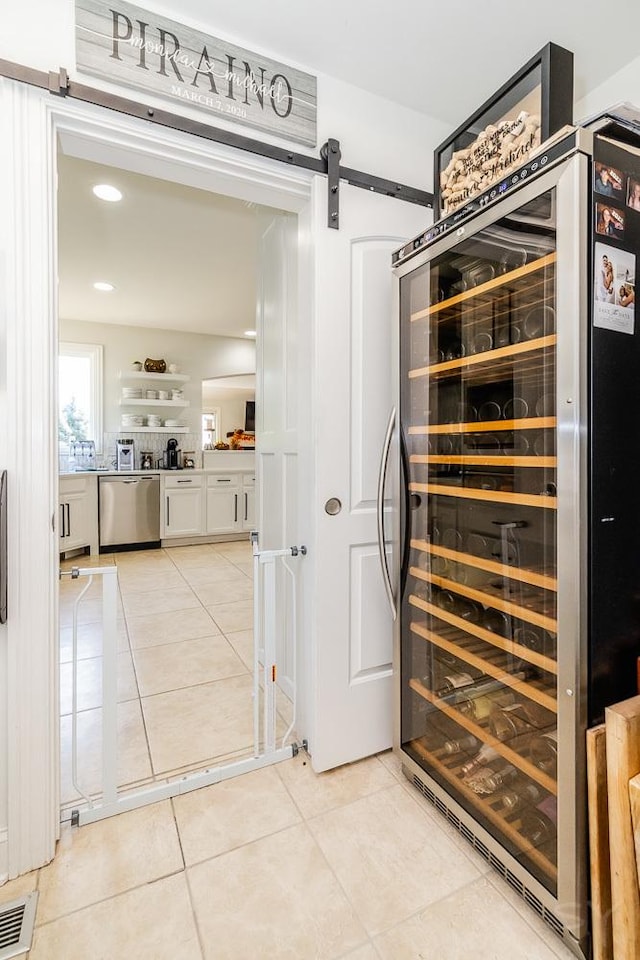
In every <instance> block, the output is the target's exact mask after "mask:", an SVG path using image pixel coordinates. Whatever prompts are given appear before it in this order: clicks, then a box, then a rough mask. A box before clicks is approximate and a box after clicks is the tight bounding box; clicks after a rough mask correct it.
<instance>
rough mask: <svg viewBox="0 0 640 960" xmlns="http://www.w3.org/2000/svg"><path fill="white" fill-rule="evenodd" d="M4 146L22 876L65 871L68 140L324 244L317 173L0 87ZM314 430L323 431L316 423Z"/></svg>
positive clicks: (15, 860)
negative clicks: (61, 398)
mask: <svg viewBox="0 0 640 960" xmlns="http://www.w3.org/2000/svg"><path fill="white" fill-rule="evenodd" d="M0 133H2V138H3V144H4V147H3V155H2V157H1V158H0V204H1V207H0V208H1V209H2V210H3V218H2V221H3V222H2V224H1V225H0V278H2V277H3V275H4V280H5V285H4V291H3V292H2V293H0V335H1V334H2V326H3V324H6V365H7V370H6V391H5V392H4V396H3V395H2V390H1V389H0V413H3V412H4V413H5V414H6V415H7V416H6V424H7V425H6V434H7V442H6V452H5V463H4V464H2V466H4V467H6V468H7V469H8V472H9V497H10V511H9V545H10V546H9V553H10V564H9V620H8V623H7V625H6V629H5V631H4V634H0V641H3V642H4V643H5V644H6V652H7V660H6V672H7V677H6V679H7V699H8V736H7V740H8V744H7V771H6V773H7V783H8V784H9V788H8V814H7V824H8V843H7V873H8V876H9V877H14V876H17V875H18V874H20V873H23V872H25V871H27V870H31V869H33V868H35V867H37V866H40V865H41V864H43V863H46V862H48V861H49V860H51V859H52V858H53V855H54V851H55V841H56V839H57V836H58V829H59V824H58V818H59V786H58V776H59V756H58V754H59V750H58V709H57V701H58V666H57V660H58V657H57V651H58V638H57V636H56V631H55V626H56V623H57V585H56V583H55V575H56V562H57V548H58V533H57V530H56V529H54V525H55V522H56V517H57V511H56V510H55V503H56V501H57V483H58V480H57V477H58V454H57V442H56V436H55V430H54V419H55V418H54V416H53V410H55V409H56V393H57V382H56V362H55V359H56V354H57V340H58V317H57V287H56V276H57V259H56V247H57V242H56V215H57V210H56V151H57V138H58V137H59V138H60V142H61V143H62V145H63V148H64V149H65V150H66V151H68V152H71V153H73V154H74V155H76V156H80V157H84V158H85V159H89V160H91V159H94V160H96V161H100V162H103V163H104V162H105V156H106V155H107V154H108V155H109V157H110V158H111V159H110V160H107V161H106V162H112V163H114V164H117V165H118V166H120V167H123V168H125V169H129V170H134V171H137V172H143V173H146V174H150V175H156V176H161V177H165V178H167V179H172V180H177V181H178V182H181V183H184V184H187V185H190V186H195V187H200V188H202V189H208V190H211V191H214V192H216V193H224V194H226V195H227V196H236V197H241V198H243V199H246V200H251V201H253V202H255V203H260V204H265V205H267V206H274V207H277V208H280V209H282V210H288V211H291V212H295V213H298V214H299V219H300V234H301V238H302V240H303V242H304V241H305V240H306V242H307V243H308V242H309V240H310V239H311V238H312V235H313V225H312V221H313V217H312V214H311V212H310V191H311V180H312V177H311V175H310V174H309V173H307V172H305V171H301V170H299V169H298V168H293V167H285V166H284V165H282V164H278V163H276V162H275V161H270V160H267V159H264V158H261V157H258V156H254V155H250V154H245V153H242V152H240V151H237V150H234V149H233V148H228V147H224V146H221V145H218V144H215V143H212V142H210V141H207V140H204V139H200V138H197V137H195V136H193V135H189V134H183V133H181V132H176V131H173V130H169V129H166V128H162V127H159V126H157V125H155V124H153V125H151V124H149V125H146V124H145V123H144V122H143V121H141V120H138V119H135V118H129V117H125V116H123V115H121V114H116V113H111V112H110V111H108V110H106V109H104V108H100V107H92V106H90V105H87V104H80V103H76V102H71V101H66V100H64V99H57V98H55V97H52V96H51V95H50V94H48V93H47V92H45V91H41V90H38V89H36V88H33V87H30V86H28V85H23V84H20V83H17V82H14V81H11V80H0ZM310 235H311V237H310ZM302 260H303V262H302V263H301V269H302V271H303V273H305V272H306V273H307V274H308V279H310V275H311V270H309V269H308V267H309V261H308V259H307V260H306V264H307V269H306V271H305V259H304V257H303V258H302ZM300 291H301V293H300V297H299V310H300V314H299V315H300V318H301V325H302V326H303V327H305V328H306V329H308V330H309V329H310V328H311V327H312V319H313V315H312V309H313V305H312V289H311V285H310V284H303V283H301V284H300ZM0 380H1V377H0ZM1 387H2V384H1V383H0V388H1ZM311 403H312V390H311V389H309V392H308V394H307V396H306V404H307V405H310V404H311ZM301 417H302V420H303V421H306V422H308V420H309V419H310V415H309V413H308V411H306V412H305V411H303V412H302V414H301ZM310 450H311V446H310V444H307V445H306V447H305V452H306V453H307V455H309V454H310ZM305 472H306V473H307V476H308V475H309V473H312V472H313V467H312V465H310V464H309V463H307V470H306V471H305ZM301 515H302V514H301ZM309 533H310V534H311V530H309ZM309 539H310V537H306V540H307V542H309ZM305 579H306V577H305ZM0 676H1V671H0ZM3 695H4V692H3V691H2V690H0V698H1V697H2V696H3ZM0 762H1V761H0ZM0 773H2V771H1V770H0ZM0 872H1V871H0Z"/></svg>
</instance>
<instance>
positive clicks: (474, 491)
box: [409, 483, 558, 510]
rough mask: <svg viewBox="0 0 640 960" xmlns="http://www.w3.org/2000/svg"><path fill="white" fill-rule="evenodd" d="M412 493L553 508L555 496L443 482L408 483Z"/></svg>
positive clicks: (556, 501)
mask: <svg viewBox="0 0 640 960" xmlns="http://www.w3.org/2000/svg"><path fill="white" fill-rule="evenodd" d="M409 490H411V492H412V493H430V494H431V495H432V496H434V497H461V498H462V499H464V500H484V501H486V502H488V503H513V504H517V505H518V506H521V507H542V508H543V509H545V510H555V509H556V506H557V503H558V499H557V497H547V496H545V495H544V494H534V493H510V492H508V491H505V490H479V489H478V488H477V487H454V486H449V485H448V484H444V483H410V484H409Z"/></svg>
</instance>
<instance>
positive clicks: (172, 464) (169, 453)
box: [162, 437, 182, 470]
mask: <svg viewBox="0 0 640 960" xmlns="http://www.w3.org/2000/svg"><path fill="white" fill-rule="evenodd" d="M162 466H163V468H164V469H165V470H182V450H179V449H178V441H177V440H176V439H175V438H174V437H172V438H171V440H167V449H166V450H165V451H164V453H163V455H162Z"/></svg>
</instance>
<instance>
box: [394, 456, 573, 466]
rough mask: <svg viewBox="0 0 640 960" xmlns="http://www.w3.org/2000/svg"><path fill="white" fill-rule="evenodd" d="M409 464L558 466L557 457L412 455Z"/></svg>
mask: <svg viewBox="0 0 640 960" xmlns="http://www.w3.org/2000/svg"><path fill="white" fill-rule="evenodd" d="M409 462H410V463H427V464H430V463H434V464H435V463H451V464H455V465H457V466H461V467H546V468H548V469H554V468H555V467H557V465H558V459H557V457H536V456H533V457H501V456H495V457H493V456H492V457H482V456H478V457H477V456H473V455H467V454H452V455H451V456H449V455H448V454H440V453H429V454H426V455H425V456H423V455H422V454H418V453H414V454H412V455H411V456H410V457H409Z"/></svg>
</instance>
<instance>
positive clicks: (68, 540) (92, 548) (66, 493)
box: [58, 475, 98, 553]
mask: <svg viewBox="0 0 640 960" xmlns="http://www.w3.org/2000/svg"><path fill="white" fill-rule="evenodd" d="M58 542H59V550H60V553H66V552H67V551H69V550H80V549H82V548H83V547H88V548H89V552H90V553H98V487H97V480H96V477H82V476H73V475H70V476H63V477H60V482H59V498H58Z"/></svg>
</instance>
